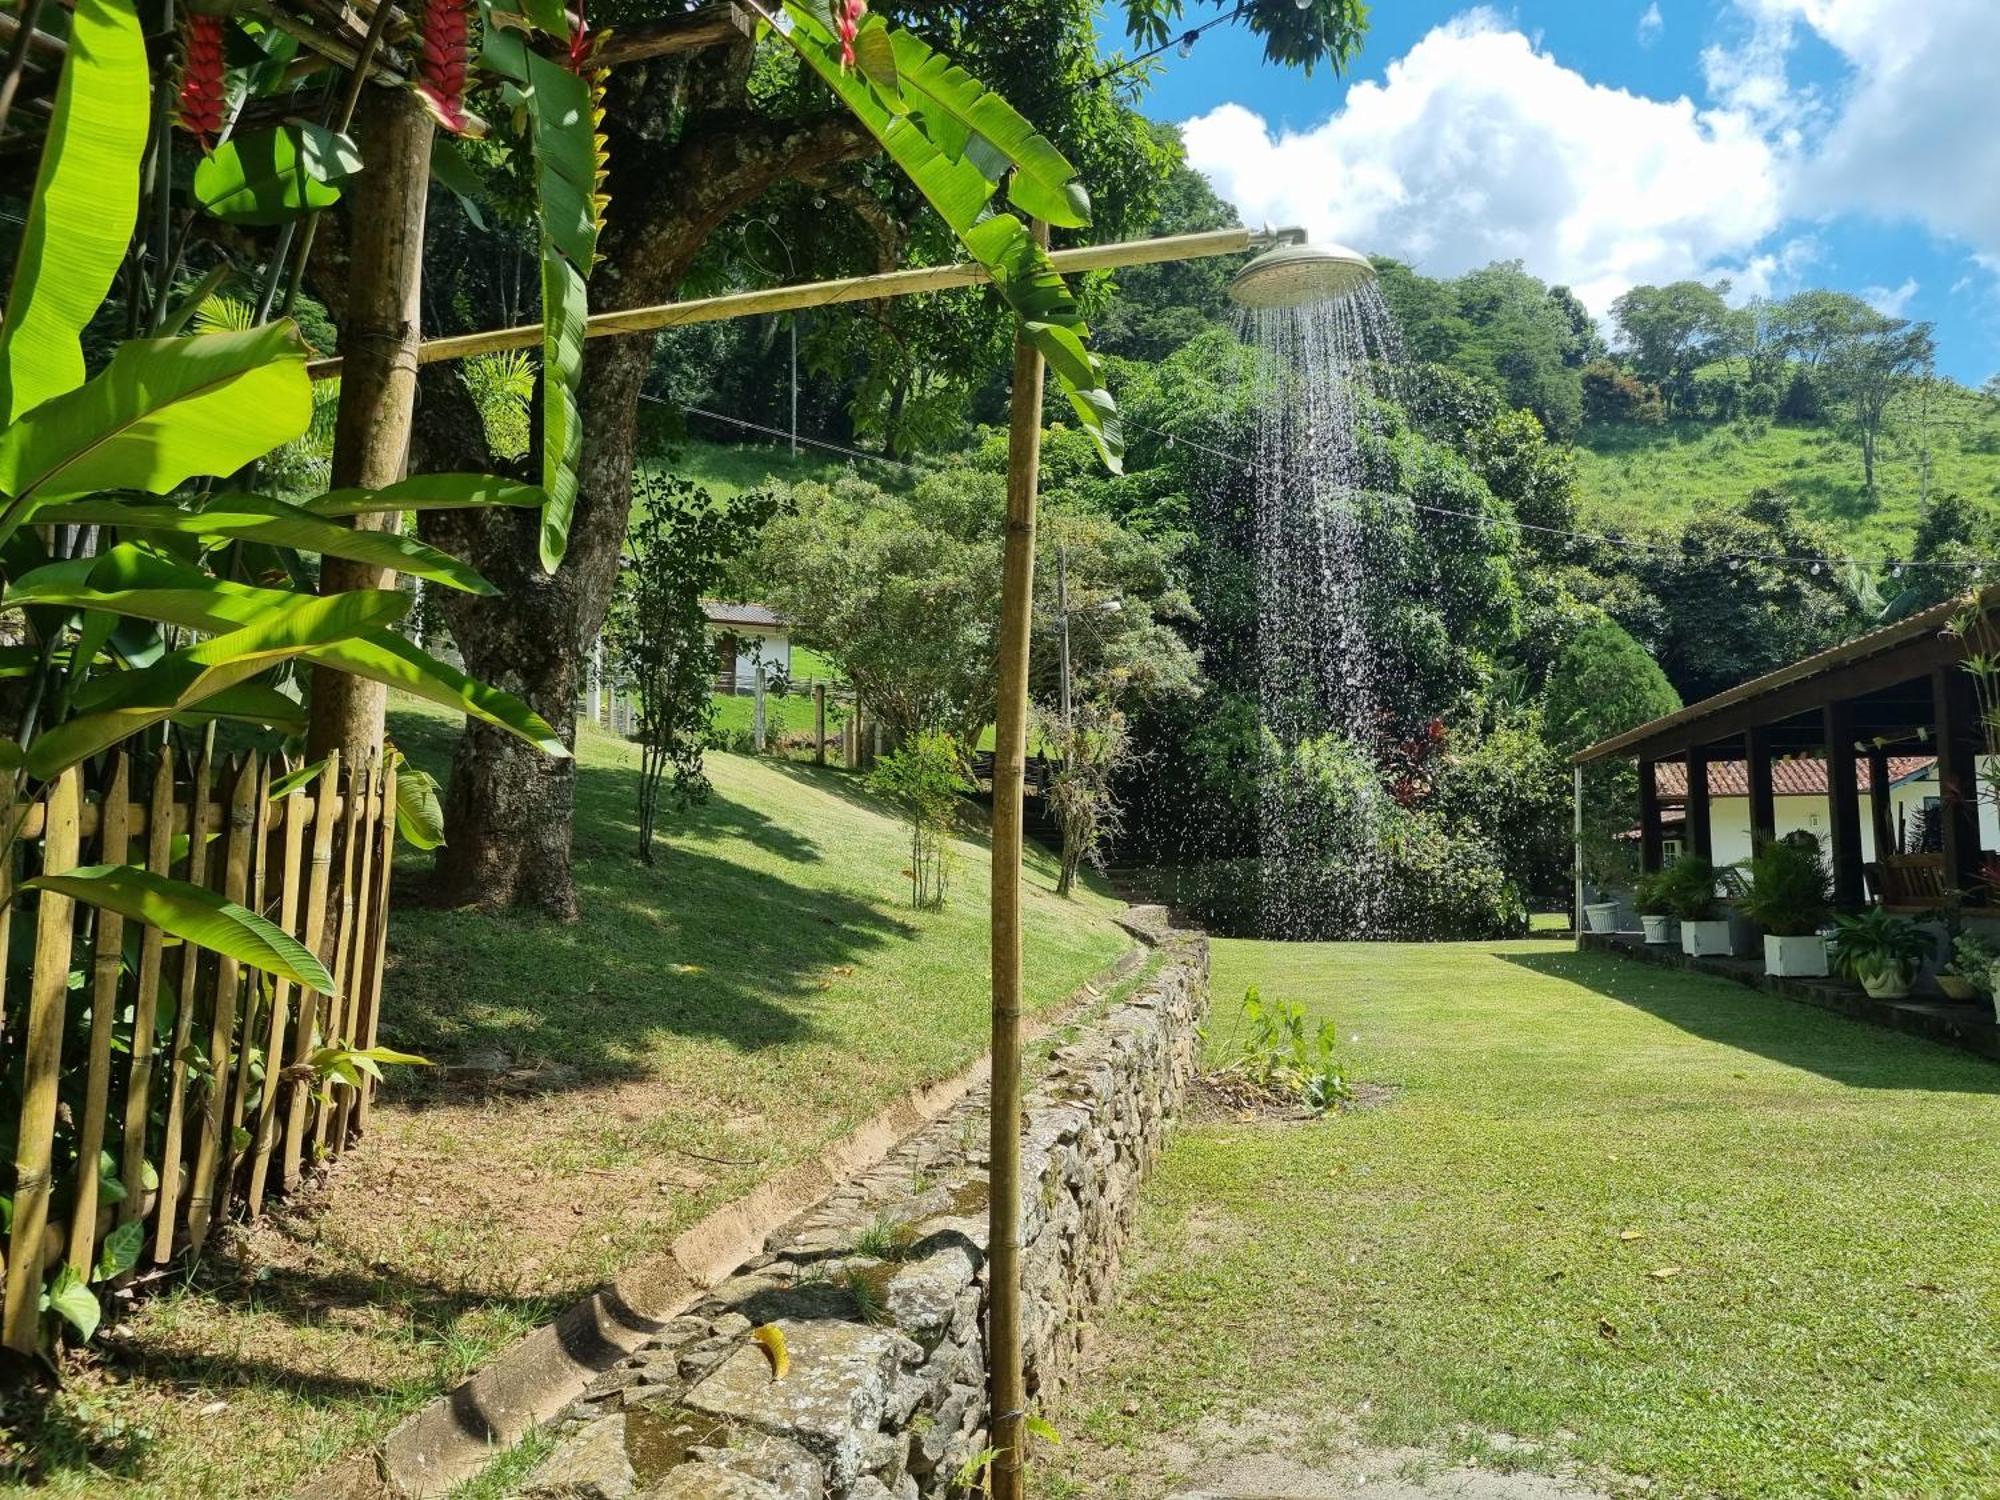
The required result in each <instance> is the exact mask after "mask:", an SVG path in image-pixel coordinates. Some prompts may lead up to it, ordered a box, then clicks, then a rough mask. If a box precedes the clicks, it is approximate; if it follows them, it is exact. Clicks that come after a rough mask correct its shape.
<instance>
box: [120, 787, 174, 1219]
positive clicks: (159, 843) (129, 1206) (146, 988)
mask: <svg viewBox="0 0 2000 1500" xmlns="http://www.w3.org/2000/svg"><path fill="white" fill-rule="evenodd" d="M133 811H135V812H136V811H138V809H133ZM151 816H152V825H151V829H150V832H149V834H148V837H147V840H146V868H147V869H149V870H151V871H152V872H153V873H154V874H155V875H166V874H169V873H171V872H172V870H173V863H174V758H173V755H172V754H171V752H169V751H168V750H166V749H165V748H162V749H161V751H160V763H159V765H158V766H156V767H155V768H154V771H153V803H152V815H151ZM165 942H166V934H165V933H163V932H161V931H160V929H159V928H157V927H155V926H153V925H152V923H150V922H148V923H147V924H146V927H145V930H144V932H143V933H142V934H141V936H140V939H139V984H138V988H137V990H136V991H135V992H134V993H133V996H132V1073H131V1078H130V1081H129V1082H128V1083H127V1084H126V1086H125V1155H124V1157H123V1160H122V1164H121V1166H120V1167H119V1177H120V1179H121V1180H122V1181H123V1182H124V1184H125V1200H124V1202H122V1203H120V1204H119V1205H118V1220H119V1222H120V1223H126V1222H129V1221H130V1220H133V1219H143V1218H144V1217H145V1216H146V1201H145V1192H144V1188H145V1184H144V1183H143V1182H142V1181H141V1179H142V1178H143V1177H144V1176H145V1170H146V1128H147V1123H148V1121H149V1120H150V1119H151V1113H152V1093H153V1050H154V1031H155V1030H156V1028H157V1026H158V1024H159V1003H160V952H161V950H162V948H163V947H164V946H165ZM155 1201H156V1202H157V1198H156V1200H155Z"/></svg>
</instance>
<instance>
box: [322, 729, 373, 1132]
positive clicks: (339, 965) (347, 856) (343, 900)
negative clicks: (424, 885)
mask: <svg viewBox="0 0 2000 1500" xmlns="http://www.w3.org/2000/svg"><path fill="white" fill-rule="evenodd" d="M367 768H368V762H367V761H366V760H365V759H361V758H356V759H354V760H350V761H349V762H348V763H347V768H346V769H347V807H346V811H345V813H344V814H343V816H342V819H341V829H340V883H339V885H338V886H337V887H336V889H335V899H337V900H338V901H339V903H340V906H339V909H338V913H337V915H336V916H335V918H334V924H333V962H332V963H331V964H330V965H328V974H329V977H331V978H332V980H333V989H332V990H331V991H329V992H328V994H327V997H326V1038H325V1043H324V1045H326V1046H329V1047H334V1046H339V1045H340V1044H342V1043H343V1042H345V1041H347V1039H348V1035H347V1018H348V1016H349V1015H350V1014H352V1012H351V1010H350V1008H349V1006H348V1000H347V988H348V986H347V955H348V951H349V950H350V949H351V948H352V947H353V946H354V923H355V920H356V916H357V913H358V912H359V911H360V903H359V902H357V901H356V900H355V896H354V874H355V868H356V864H355V857H356V855H357V854H358V853H359V852H360V841H361V836H362V835H361V829H362V819H363V818H364V817H365V815H366V813H367V809H368V777H367ZM329 1100H331V1102H329ZM344 1101H345V1094H344V1093H343V1094H342V1096H341V1097H340V1098H339V1099H334V1098H333V1096H332V1095H331V1094H329V1095H328V1097H327V1099H323V1100H321V1101H320V1106H319V1114H318V1116H317V1117H316V1118H315V1119H314V1120H313V1155H314V1156H315V1157H316V1158H317V1157H318V1156H320V1155H322V1154H323V1153H324V1152H325V1151H326V1150H327V1149H328V1141H329V1139H331V1141H332V1149H333V1150H335V1151H338V1150H339V1149H340V1136H339V1133H338V1131H337V1130H336V1129H335V1128H334V1127H335V1121H336V1119H340V1120H343V1121H344V1119H345V1108H344Z"/></svg>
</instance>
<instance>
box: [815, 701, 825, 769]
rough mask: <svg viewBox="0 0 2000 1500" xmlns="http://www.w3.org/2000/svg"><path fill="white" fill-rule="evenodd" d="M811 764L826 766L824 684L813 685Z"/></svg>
mask: <svg viewBox="0 0 2000 1500" xmlns="http://www.w3.org/2000/svg"><path fill="white" fill-rule="evenodd" d="M813 764H814V765H816V766H823V765H825V764H826V684H825V683H823V682H815V683H814V684H813Z"/></svg>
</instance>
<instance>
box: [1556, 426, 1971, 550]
mask: <svg viewBox="0 0 2000 1500" xmlns="http://www.w3.org/2000/svg"><path fill="white" fill-rule="evenodd" d="M1945 408H1946V409H1945V412H1944V414H1943V416H1942V417H1940V418H1938V419H1936V420H1934V421H1933V422H1932V423H1931V424H1930V427H1929V442H1928V446H1929V449H1930V489H1931V490H1932V491H1933V492H1943V491H1956V492H1957V493H1958V494H1960V495H1962V496H1964V497H1966V498H1967V499H1971V500H1985V501H1990V502H1992V503H1994V504H1996V505H2000V403H1995V402H1990V401H1981V400H1977V399H1976V398H1972V397H1971V395H1970V393H1964V394H1963V395H1961V396H1960V397H1958V398H1955V399H1953V400H1951V401H1949V402H1947V403H1945ZM1924 448H1925V440H1924V429H1923V428H1922V427H1921V426H1920V425H1919V424H1918V423H1917V422H1916V421H1915V420H1914V419H1913V417H1912V416H1911V414H1910V413H1908V412H1901V413H1897V414H1896V416H1895V418H1894V420H1893V422H1892V424H1891V426H1890V428H1889V430H1888V431H1886V432H1885V434H1884V437H1883V442H1882V448H1881V453H1880V456H1879V458H1878V459H1877V474H1878V484H1879V489H1880V493H1879V494H1878V495H1877V496H1876V497H1875V498H1874V499H1873V500H1871V499H1870V498H1869V496H1868V494H1867V491H1866V489H1865V487H1864V486H1863V484H1862V475H1861V450H1860V448H1859V446H1858V445H1857V444H1856V443H1855V442H1854V441H1853V439H1851V438H1849V437H1847V436H1844V435H1843V434H1842V433H1841V432H1840V431H1839V430H1838V429H1837V428H1835V427H1833V426H1830V425H1819V424H1812V425H1806V424H1793V423H1763V422H1745V423H1728V424H1723V423H1714V422H1673V423H1669V424H1667V425H1666V426H1664V427H1640V426H1634V425H1630V424H1626V423H1617V424H1607V423H1593V424H1591V425H1590V426H1588V427H1586V428H1585V429H1584V431H1583V435H1582V437H1581V438H1580V439H1579V440H1578V443H1577V481H1578V490H1579V492H1580V496H1581V499H1582V513H1583V515H1584V517H1585V518H1586V520H1587V521H1588V522H1589V524H1591V525H1594V526H1603V527H1607V528H1617V529H1620V530H1624V529H1629V528H1635V527H1643V526H1659V525H1664V524H1668V523H1671V522H1674V521H1677V520H1681V519H1685V518H1686V517H1687V516H1689V515H1691V514H1693V513H1694V512H1696V511H1697V510H1698V509H1702V508H1707V507H1712V506H1715V505H1728V504H1734V503H1736V502H1739V501H1741V500H1743V499H1744V498H1745V497H1747V496H1748V495H1749V494H1750V493H1751V492H1752V491H1754V490H1757V489H1762V488H1769V489H1778V490H1782V491H1784V492H1785V493H1787V494H1789V495H1791V496H1793V497H1794V498H1795V499H1796V500H1797V501H1798V502H1799V504H1800V505H1801V506H1803V507H1804V508H1805V510H1806V511H1807V513H1808V514H1809V515H1811V516H1812V517H1813V518H1814V519H1816V520H1820V521H1824V522H1826V523H1828V524H1829V525H1832V526H1834V527H1836V528H1838V529H1840V530H1841V531H1842V532H1843V533H1844V534H1845V535H1847V536H1849V537H1850V538H1851V539H1852V545H1853V546H1854V548H1855V549H1856V550H1857V551H1864V550H1865V551H1869V552H1901V551H1906V550H1907V549H1908V547H1909V542H1910V536H1911V533H1912V531H1913V530H1914V528H1915V525H1916V518H1917V512H1918V509H1919V507H1920V505H1921V503H1922V498H1921V497H1922V494H1923V486H1924V461H1923V452H1924Z"/></svg>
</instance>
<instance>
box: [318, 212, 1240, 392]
mask: <svg viewBox="0 0 2000 1500" xmlns="http://www.w3.org/2000/svg"><path fill="white" fill-rule="evenodd" d="M1262 242H1263V241H1262V239H1261V238H1260V237H1259V236H1258V235H1256V234H1253V233H1252V232H1251V231H1250V230H1248V229H1211V230H1208V231H1206V232H1204V233H1201V234H1176V235H1168V236H1166V237H1164V238H1162V239H1156V240H1120V241H1116V242H1114V243H1112V244H1109V245H1084V246H1080V247H1078V248H1075V249H1071V250H1057V251H1055V252H1053V253H1052V254H1051V255H1050V256H1049V260H1050V262H1051V263H1052V264H1053V265H1054V266H1055V268H1056V269H1057V270H1058V271H1064V272H1068V271H1111V270H1117V269H1119V268H1120V267H1125V266H1149V265H1155V264H1158V263H1159V262H1161V261H1168V260H1200V259H1204V258H1206V257H1209V256H1215V255H1236V254H1240V253H1242V252H1243V251H1245V250H1249V249H1252V248H1254V246H1256V245H1257V244H1259V243H1262ZM987 279H988V278H987V275H986V268H985V267H984V266H982V265H979V264H977V263H976V262H973V261H959V262H957V263H956V264H953V265H948V266H919V267H916V268H915V269H913V270H907V271H884V272H880V273H878V274H876V275H873V276H846V277H841V278H839V279H837V280H834V281H811V282H806V283H803V284H801V285H797V286H778V287H767V288H765V289H763V290H761V291H755V292H732V293H731V294H729V295H728V296H726V297H699V298H696V299H694V300H693V301H689V302H664V303H660V304H657V305H655V306H652V307H634V308H628V309H626V310H625V311H623V312H605V313H596V314H593V315H592V316H591V318H590V319H589V321H588V322H586V323H585V324H584V336H585V337H586V338H593V339H602V338H614V337H616V336H618V335H619V334H626V333H651V332H654V331H655V330H657V329H661V328H684V327H686V326H687V325H689V324H690V323H718V322H722V321H725V320H726V319H729V318H748V317H756V316H760V315H763V314H768V313H778V312H797V311H799V310H801V309H803V308H809V307H834V306H837V305H839V304H841V303H844V302H874V301H878V300H880V299H881V298H884V297H908V296H911V295H913V294H915V293H918V292H942V291H948V290H950V289H951V288H954V287H965V286H978V285H981V284H982V283H984V282H985V281H986V280H987ZM541 342H542V325H541V324H539V323H523V324H520V325H519V326H517V327H514V328H491V329H487V330H485V331H484V332H481V333H460V334H453V335H452V336H451V337H449V338H441V339H430V340H428V341H427V342H425V343H423V344H422V345H420V346H418V348H417V351H416V358H417V363H418V364H425V365H429V364H436V363H438V362H439V361H441V360H448V359H465V358H468V357H469V356H471V355H474V354H492V353H496V352H497V351H499V350H502V349H529V348H539V347H540V346H541ZM340 369H341V363H340V358H339V357H338V356H334V357H331V358H328V359H316V360H313V361H311V362H310V363H309V364H307V366H306V373H307V374H308V375H310V376H311V377H312V378H313V379H314V380H331V379H333V378H334V376H336V375H338V374H340ZM343 389H344V388H343Z"/></svg>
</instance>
